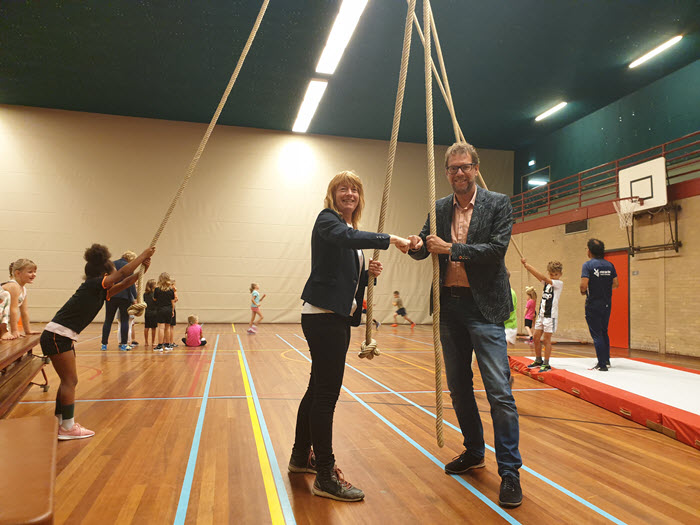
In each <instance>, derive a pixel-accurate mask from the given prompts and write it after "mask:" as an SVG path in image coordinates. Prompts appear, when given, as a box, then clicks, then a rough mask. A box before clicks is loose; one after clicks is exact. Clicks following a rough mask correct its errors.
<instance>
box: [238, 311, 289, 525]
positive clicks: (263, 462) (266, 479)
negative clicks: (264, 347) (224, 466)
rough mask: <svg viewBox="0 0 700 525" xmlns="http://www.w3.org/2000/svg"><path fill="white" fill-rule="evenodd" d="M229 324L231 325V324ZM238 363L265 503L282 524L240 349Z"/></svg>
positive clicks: (278, 503) (274, 519) (275, 491)
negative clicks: (260, 472) (263, 487)
mask: <svg viewBox="0 0 700 525" xmlns="http://www.w3.org/2000/svg"><path fill="white" fill-rule="evenodd" d="M231 326H233V324H232V325H231ZM238 363H239V364H240V366H241V375H242V376H243V386H244V388H245V395H246V400H247V402H248V412H250V422H251V424H252V425H253V436H254V437H255V447H256V448H257V451H258V460H259V461H260V470H261V471H262V477H263V483H264V485H265V494H266V495H267V505H268V507H269V509H270V517H271V518H272V523H273V525H276V524H278V523H279V524H282V525H283V524H284V515H283V514H282V506H281V505H280V500H279V496H278V495H277V487H276V486H275V480H274V478H273V477H272V468H271V467H270V459H269V457H268V456H267V450H266V449H265V442H264V441H263V437H262V430H261V429H260V421H259V420H258V413H257V412H256V410H255V403H254V402H253V395H252V392H251V390H250V383H249V382H248V374H247V373H246V370H245V364H244V363H243V353H242V352H241V351H240V350H239V351H238Z"/></svg>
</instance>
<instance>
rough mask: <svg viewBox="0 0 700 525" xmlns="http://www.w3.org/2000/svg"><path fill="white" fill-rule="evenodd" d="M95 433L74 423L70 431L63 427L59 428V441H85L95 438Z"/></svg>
mask: <svg viewBox="0 0 700 525" xmlns="http://www.w3.org/2000/svg"><path fill="white" fill-rule="evenodd" d="M94 435H95V433H94V432H93V431H92V430H88V429H87V428H85V427H83V426H81V425H80V423H74V424H73V427H72V428H71V429H70V430H66V429H64V428H63V427H62V426H59V427H58V440H59V441H67V440H69V439H85V438H89V437H92V436H94Z"/></svg>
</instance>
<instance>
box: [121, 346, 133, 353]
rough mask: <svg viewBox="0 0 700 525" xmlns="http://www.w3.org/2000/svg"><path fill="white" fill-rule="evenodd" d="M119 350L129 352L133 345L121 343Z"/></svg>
mask: <svg viewBox="0 0 700 525" xmlns="http://www.w3.org/2000/svg"><path fill="white" fill-rule="evenodd" d="M119 350H121V351H122V352H128V351H129V350H131V347H130V346H129V345H119Z"/></svg>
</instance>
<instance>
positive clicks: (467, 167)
mask: <svg viewBox="0 0 700 525" xmlns="http://www.w3.org/2000/svg"><path fill="white" fill-rule="evenodd" d="M474 166H478V164H476V163H475V162H472V163H471V164H462V165H461V166H447V173H449V174H450V175H456V174H457V172H458V171H459V170H462V173H469V172H470V171H471V170H473V169H474Z"/></svg>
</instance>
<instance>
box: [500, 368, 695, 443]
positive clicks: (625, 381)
mask: <svg viewBox="0 0 700 525" xmlns="http://www.w3.org/2000/svg"><path fill="white" fill-rule="evenodd" d="M509 360H510V367H511V368H512V369H513V370H515V371H517V372H520V373H521V374H524V375H527V376H530V377H532V378H533V379H536V380H538V381H541V382H543V383H545V384H546V385H549V386H552V387H555V388H558V389H559V390H563V391H564V392H567V393H569V394H572V395H574V396H576V397H578V398H581V399H584V400H586V401H588V402H590V403H593V404H594V405H597V406H599V407H602V408H605V409H606V410H610V411H611V412H615V413H616V414H619V415H620V416H622V417H624V418H626V419H629V420H631V421H634V422H636V423H639V424H641V425H645V426H646V427H648V428H650V429H652V430H656V431H657V432H661V433H663V434H665V435H667V436H669V437H672V438H674V439H677V440H678V441H681V442H683V443H685V444H687V445H690V446H691V447H694V448H696V449H698V450H700V371H697V370H689V369H686V368H682V367H678V366H673V365H666V364H663V363H655V362H653V361H649V360H646V359H630V358H613V359H611V363H612V367H611V368H610V369H609V370H608V371H607V372H599V371H597V370H591V367H592V366H593V365H595V358H551V359H550V364H551V366H552V370H550V371H549V372H540V371H539V369H538V368H534V369H530V368H527V365H529V364H530V363H532V362H533V358H529V357H509Z"/></svg>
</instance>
